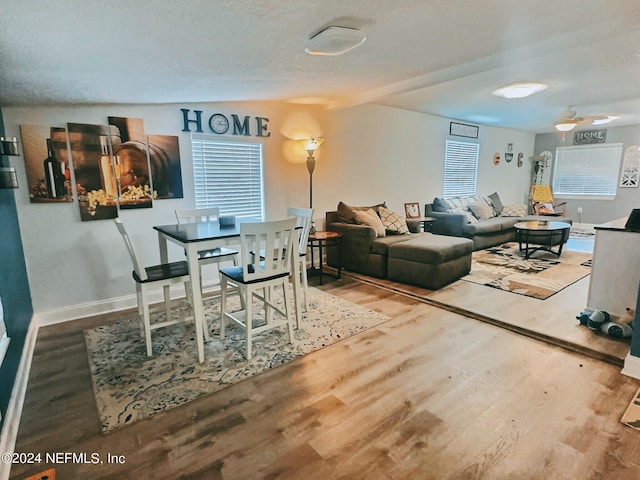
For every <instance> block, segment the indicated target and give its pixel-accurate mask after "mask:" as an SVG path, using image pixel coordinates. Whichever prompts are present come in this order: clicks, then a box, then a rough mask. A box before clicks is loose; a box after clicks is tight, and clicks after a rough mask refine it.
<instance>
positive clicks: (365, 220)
mask: <svg viewBox="0 0 640 480" xmlns="http://www.w3.org/2000/svg"><path fill="white" fill-rule="evenodd" d="M354 213H355V216H354V218H355V220H356V223H357V224H358V225H367V226H368V227H372V228H373V229H374V230H375V231H376V235H377V236H378V237H384V235H385V228H384V225H383V224H382V220H380V217H379V216H378V214H377V213H376V212H374V211H373V209H371V208H370V209H369V210H356V211H355V212H354Z"/></svg>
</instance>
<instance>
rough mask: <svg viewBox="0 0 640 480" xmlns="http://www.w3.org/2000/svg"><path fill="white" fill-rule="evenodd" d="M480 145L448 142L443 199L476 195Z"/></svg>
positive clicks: (446, 145) (445, 152)
mask: <svg viewBox="0 0 640 480" xmlns="http://www.w3.org/2000/svg"><path fill="white" fill-rule="evenodd" d="M479 151H480V145H479V144H478V143H471V142H460V141H457V140H447V141H446V144H445V151H444V185H443V187H442V196H443V198H451V197H466V196H469V195H475V194H476V183H477V182H476V181H477V178H478V153H479Z"/></svg>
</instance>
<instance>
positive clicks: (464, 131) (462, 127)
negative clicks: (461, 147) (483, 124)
mask: <svg viewBox="0 0 640 480" xmlns="http://www.w3.org/2000/svg"><path fill="white" fill-rule="evenodd" d="M478 130H479V127H477V126H475V125H467V124H465V123H457V122H451V123H450V124H449V135H455V136H457V137H469V138H478Z"/></svg>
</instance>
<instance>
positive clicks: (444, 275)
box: [325, 202, 473, 290]
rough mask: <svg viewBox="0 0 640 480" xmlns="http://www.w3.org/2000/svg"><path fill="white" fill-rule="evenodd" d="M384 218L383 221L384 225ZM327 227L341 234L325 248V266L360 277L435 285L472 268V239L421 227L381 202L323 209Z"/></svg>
mask: <svg viewBox="0 0 640 480" xmlns="http://www.w3.org/2000/svg"><path fill="white" fill-rule="evenodd" d="M383 220H384V223H383ZM325 228H326V230H329V231H334V232H339V233H342V235H343V237H342V240H341V242H340V245H339V246H332V247H328V248H327V264H328V265H330V266H332V267H336V268H344V269H345V270H349V271H353V272H356V273H362V274H364V275H368V276H372V277H377V278H388V279H389V280H393V281H397V282H402V283H407V284H411V285H417V286H420V287H423V288H428V289H432V290H435V289H438V288H441V287H443V286H444V285H446V284H448V283H451V282H453V281H455V280H457V279H459V278H461V277H463V276H464V275H466V274H467V273H469V271H470V270H471V252H472V251H473V242H472V241H471V240H469V239H465V238H454V237H447V236H441V235H434V234H432V233H425V232H421V231H420V222H419V221H418V220H414V221H411V220H408V221H407V220H405V219H404V218H401V217H400V216H399V215H397V214H394V213H393V212H390V211H389V210H388V209H387V208H386V206H385V205H384V204H378V205H373V206H371V207H350V206H347V205H345V204H344V203H342V202H340V204H338V209H337V210H336V211H331V212H326V226H325Z"/></svg>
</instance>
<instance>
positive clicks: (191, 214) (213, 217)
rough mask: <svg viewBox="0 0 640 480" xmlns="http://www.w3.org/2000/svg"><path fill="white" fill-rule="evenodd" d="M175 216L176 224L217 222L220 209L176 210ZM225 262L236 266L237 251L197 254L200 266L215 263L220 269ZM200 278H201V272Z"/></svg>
mask: <svg viewBox="0 0 640 480" xmlns="http://www.w3.org/2000/svg"><path fill="white" fill-rule="evenodd" d="M175 214H176V219H177V220H178V223H199V222H214V221H215V222H217V221H218V219H219V218H220V208H218V207H209V208H196V209H191V210H176V211H175ZM226 261H232V262H233V264H234V265H238V251H237V250H233V249H231V248H225V247H221V248H214V249H211V250H203V251H201V252H198V263H199V264H200V265H206V264H210V263H215V264H217V265H218V268H220V262H226ZM200 278H202V272H201V275H200Z"/></svg>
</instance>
